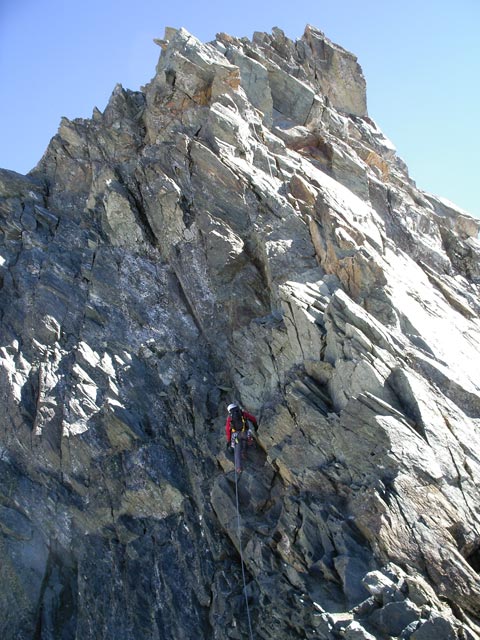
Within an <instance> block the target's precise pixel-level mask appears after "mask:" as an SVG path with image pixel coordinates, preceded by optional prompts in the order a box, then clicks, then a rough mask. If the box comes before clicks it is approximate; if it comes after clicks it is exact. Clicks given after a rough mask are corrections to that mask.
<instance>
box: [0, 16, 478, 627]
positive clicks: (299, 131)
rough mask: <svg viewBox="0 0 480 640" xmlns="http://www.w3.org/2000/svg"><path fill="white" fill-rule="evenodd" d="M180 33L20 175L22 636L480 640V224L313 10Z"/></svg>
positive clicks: (2, 242) (9, 437)
mask: <svg viewBox="0 0 480 640" xmlns="http://www.w3.org/2000/svg"><path fill="white" fill-rule="evenodd" d="M157 43H158V44H159V45H160V47H161V49H162V51H161V55H160V59H159V62H158V65H157V68H156V72H155V76H154V77H153V79H152V80H151V81H150V82H149V83H148V84H147V85H146V86H145V87H143V88H142V90H141V91H138V92H133V91H129V90H127V89H124V88H122V87H121V86H119V85H118V86H117V87H115V89H114V91H113V93H112V96H111V98H110V101H109V103H108V105H107V107H106V109H105V110H104V112H103V113H102V112H100V111H99V110H98V109H95V110H94V113H93V116H92V118H91V119H77V120H73V121H70V120H67V119H63V120H62V122H61V124H60V127H59V130H58V134H57V135H56V136H55V137H54V138H53V139H52V141H51V143H50V145H49V147H48V148H47V150H46V152H45V154H44V156H43V158H42V159H41V160H40V162H39V163H38V165H37V167H36V168H35V169H34V170H33V171H32V172H31V173H30V174H28V175H27V176H21V175H19V174H16V173H14V172H11V171H8V170H5V169H3V170H0V196H1V199H0V320H1V324H0V416H1V420H0V429H1V436H0V637H1V638H4V639H5V640H10V639H11V640H13V639H15V640H90V639H91V640H93V639H98V640H114V639H115V640H160V639H164V638H165V639H166V638H172V639H173V638H174V639H175V640H181V639H185V640H187V639H188V640H190V639H191V638H196V639H199V640H201V639H205V640H207V639H209V640H210V639H215V640H224V639H225V640H226V639H228V638H231V639H240V638H245V637H248V626H247V615H246V607H245V598H244V596H245V595H246V596H247V598H248V601H249V607H250V613H251V619H252V625H253V629H254V636H255V638H262V639H263V640H272V639H275V640H287V639H289V640H291V639H296V638H298V639H301V638H308V639H313V638H322V639H324V640H334V639H338V638H346V639H347V640H371V639H372V638H380V639H385V640H387V639H388V638H391V637H395V638H402V639H405V640H407V639H409V638H412V640H450V639H452V640H456V639H459V640H474V639H475V638H479V637H480V631H479V629H480V627H479V625H480V580H479V572H480V526H479V525H480V523H479V518H480V515H479V514H480V498H479V493H478V483H479V479H480V456H479V451H480V383H479V381H478V364H479V361H480V360H479V356H480V320H479V310H480V305H479V302H478V299H479V298H478V294H479V288H480V267H479V256H480V244H479V241H478V239H477V236H478V231H479V228H480V223H479V221H477V220H475V219H474V218H472V217H470V216H469V215H468V214H466V213H465V212H463V211H461V210H460V209H458V208H457V207H455V206H454V205H453V204H451V203H449V202H446V201H444V200H442V199H441V198H438V197H436V196H433V195H431V194H428V193H425V192H423V191H420V190H419V189H418V188H417V187H416V185H415V183H414V181H413V180H412V179H411V178H410V177H409V175H408V170H407V167H406V166H405V164H404V163H403V161H402V160H401V159H400V158H399V157H398V156H397V155H396V151H395V148H394V146H393V145H392V143H391V142H390V141H389V140H388V139H387V138H386V137H385V136H384V135H383V133H382V132H381V131H380V130H379V128H378V127H377V125H376V124H375V122H374V121H373V120H372V119H371V118H370V117H369V116H368V114H367V108H366V89H365V80H364V78H363V74H362V71H361V68H360V66H359V65H358V62H357V60H356V58H355V56H353V55H352V54H350V53H349V52H347V51H345V50H344V49H342V48H341V47H339V46H338V45H335V44H333V43H332V42H330V41H329V40H328V39H327V38H326V37H325V36H324V35H323V33H321V32H320V31H318V30H317V29H315V28H314V27H311V26H307V28H306V30H305V33H304V35H303V36H302V37H301V38H300V39H299V40H297V41H296V42H293V41H291V40H290V39H289V38H287V37H286V36H285V34H284V33H283V32H282V31H281V30H280V29H273V31H272V33H271V34H264V33H256V34H255V35H254V37H253V39H252V40H251V41H250V40H248V39H246V38H242V39H237V38H233V37H231V36H228V35H226V34H219V35H218V36H217V39H216V40H215V41H214V42H212V43H208V44H204V43H201V42H200V41H199V40H197V39H196V38H195V37H194V36H192V35H191V34H189V33H187V32H186V31H185V30H184V29H179V30H176V29H170V28H168V29H167V30H166V32H165V37H164V39H162V40H158V41H157ZM232 400H237V401H239V402H240V403H241V404H242V405H243V406H244V407H245V408H246V409H247V410H248V411H250V412H252V413H254V414H255V415H256V416H257V417H258V419H259V422H260V427H259V431H258V434H257V439H256V443H255V445H254V446H253V447H252V448H251V449H250V450H249V453H248V458H247V461H246V463H245V469H244V471H243V473H242V475H241V477H240V481H239V484H238V500H239V506H240V515H241V528H240V536H239V531H238V522H237V511H236V494H235V475H234V471H233V461H232V459H231V458H230V456H229V454H228V453H226V452H225V442H224V421H225V417H226V407H227V405H228V404H229V403H230V402H231V401H232ZM240 555H242V556H243V559H244V562H245V573H246V594H244V593H243V583H242V568H241V562H240Z"/></svg>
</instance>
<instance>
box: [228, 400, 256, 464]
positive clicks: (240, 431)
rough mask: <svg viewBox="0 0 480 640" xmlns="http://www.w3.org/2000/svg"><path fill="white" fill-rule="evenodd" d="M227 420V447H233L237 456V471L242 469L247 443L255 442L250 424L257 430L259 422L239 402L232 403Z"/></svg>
mask: <svg viewBox="0 0 480 640" xmlns="http://www.w3.org/2000/svg"><path fill="white" fill-rule="evenodd" d="M227 409H228V416H227V422H226V423H225V433H226V436H227V449H228V448H229V447H232V448H233V452H234V458H235V469H236V471H237V473H240V471H241V470H242V458H244V457H245V455H246V449H247V445H248V444H251V443H252V442H253V436H252V431H251V429H250V427H249V424H251V425H252V427H253V428H254V430H255V431H257V429H258V422H257V419H256V418H255V416H252V414H251V413H247V412H246V411H243V410H242V409H241V408H240V407H239V406H238V404H236V403H232V404H229V405H228V407H227Z"/></svg>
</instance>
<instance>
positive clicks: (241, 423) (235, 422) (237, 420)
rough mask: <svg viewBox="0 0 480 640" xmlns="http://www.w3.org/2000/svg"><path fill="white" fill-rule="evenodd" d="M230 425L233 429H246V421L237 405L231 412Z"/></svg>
mask: <svg viewBox="0 0 480 640" xmlns="http://www.w3.org/2000/svg"><path fill="white" fill-rule="evenodd" d="M230 415H231V418H232V420H231V426H232V429H233V431H245V429H247V423H246V421H245V418H244V417H243V412H242V410H241V409H240V408H239V407H235V409H232V412H231V414H230Z"/></svg>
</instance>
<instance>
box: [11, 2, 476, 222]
mask: <svg viewBox="0 0 480 640" xmlns="http://www.w3.org/2000/svg"><path fill="white" fill-rule="evenodd" d="M307 23H310V24H313V25H314V26H316V27H318V28H319V29H321V30H322V31H324V32H325V34H326V35H327V36H328V37H329V38H330V39H331V40H333V41H334V42H337V43H338V44H340V45H342V46H343V47H345V48H346V49H348V50H350V51H352V52H353V53H354V54H355V55H357V57H358V59H359V62H360V64H361V65H362V67H363V71H364V74H365V77H366V80H367V98H368V109H369V114H370V116H371V117H372V118H373V119H374V120H375V121H376V122H377V123H378V124H379V126H380V127H381V128H382V129H383V131H384V133H385V134H386V135H387V136H388V137H389V138H390V139H391V140H392V141H393V143H394V144H395V145H396V147H397V149H398V153H399V155H400V156H401V157H402V158H403V159H404V160H405V161H406V163H407V164H408V166H409V169H410V174H411V176H412V178H413V179H414V180H416V182H417V184H418V186H419V187H420V188H422V189H424V190H427V191H430V192H432V193H435V194H437V195H441V196H444V197H446V198H448V199H450V200H452V201H453V202H455V203H456V204H457V205H459V206H461V207H463V208H464V209H466V210H467V211H470V212H471V213H472V214H474V215H476V216H478V217H480V197H479V195H478V189H479V187H478V183H479V162H478V160H477V155H478V149H479V147H480V113H479V105H480V35H479V31H480V0H456V2H453V1H452V0H448V1H447V0H402V1H401V2H399V1H395V0H392V1H390V0H342V1H341V2H340V1H339V0H288V1H286V0H276V1H275V2H273V1H272V0H263V1H262V0H236V2H234V1H233V0H226V1H225V0H224V1H210V2H206V1H205V0H177V1H175V2H173V1H171V0H170V2H168V3H167V2H161V1H159V0H156V1H154V0H136V1H132V0H115V1H114V0H81V1H80V2H79V1H78V0H0V80H1V84H0V87H1V99H0V166H1V167H5V168H9V169H13V170H15V171H19V172H21V173H26V172H27V171H29V170H30V169H31V168H33V167H34V166H35V164H36V163H37V161H38V160H39V159H40V157H41V156H42V154H43V152H44V150H45V148H46V146H47V144H48V141H49V140H50V138H51V137H52V136H53V135H54V134H55V133H56V131H57V128H58V125H59V122H60V118H61V116H67V117H68V118H75V117H90V116H91V113H92V109H93V107H94V106H97V107H98V108H99V109H101V110H103V108H104V107H105V105H106V102H107V100H108V97H109V95H110V93H111V92H112V90H113V88H114V86H115V84H116V83H117V82H120V83H122V84H123V86H124V87H126V88H129V89H138V88H139V87H140V86H141V85H142V84H145V83H146V82H148V81H149V80H150V78H151V77H152V76H153V74H154V70H155V65H156V62H157V59H158V56H159V53H160V49H159V48H158V47H157V46H156V45H154V44H153V42H152V39H153V38H154V37H162V36H163V32H164V28H165V26H173V27H180V26H184V27H185V28H186V29H188V30H189V31H190V32H191V33H193V34H194V35H196V36H197V37H198V38H200V39H201V40H203V41H208V40H212V39H213V38H214V36H215V34H216V33H217V32H219V31H225V32H227V33H230V34H232V35H235V36H248V37H251V36H252V34H253V32H254V31H270V30H271V28H272V27H273V26H278V27H280V28H281V29H283V30H284V31H285V32H286V34H287V35H288V36H289V37H291V38H297V37H300V36H301V35H302V33H303V29H304V27H305V25H306V24H307Z"/></svg>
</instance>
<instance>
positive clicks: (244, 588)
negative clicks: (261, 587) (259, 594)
mask: <svg viewBox="0 0 480 640" xmlns="http://www.w3.org/2000/svg"><path fill="white" fill-rule="evenodd" d="M235 500H236V504H237V537H238V550H239V552H240V564H241V567H242V579H243V595H244V596H245V605H246V607H247V619H248V631H249V635H250V640H253V631H252V620H251V618H250V607H249V606H248V596H247V581H246V578H245V564H244V562H243V553H242V539H241V528H240V506H239V503H238V474H237V467H236V466H235Z"/></svg>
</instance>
